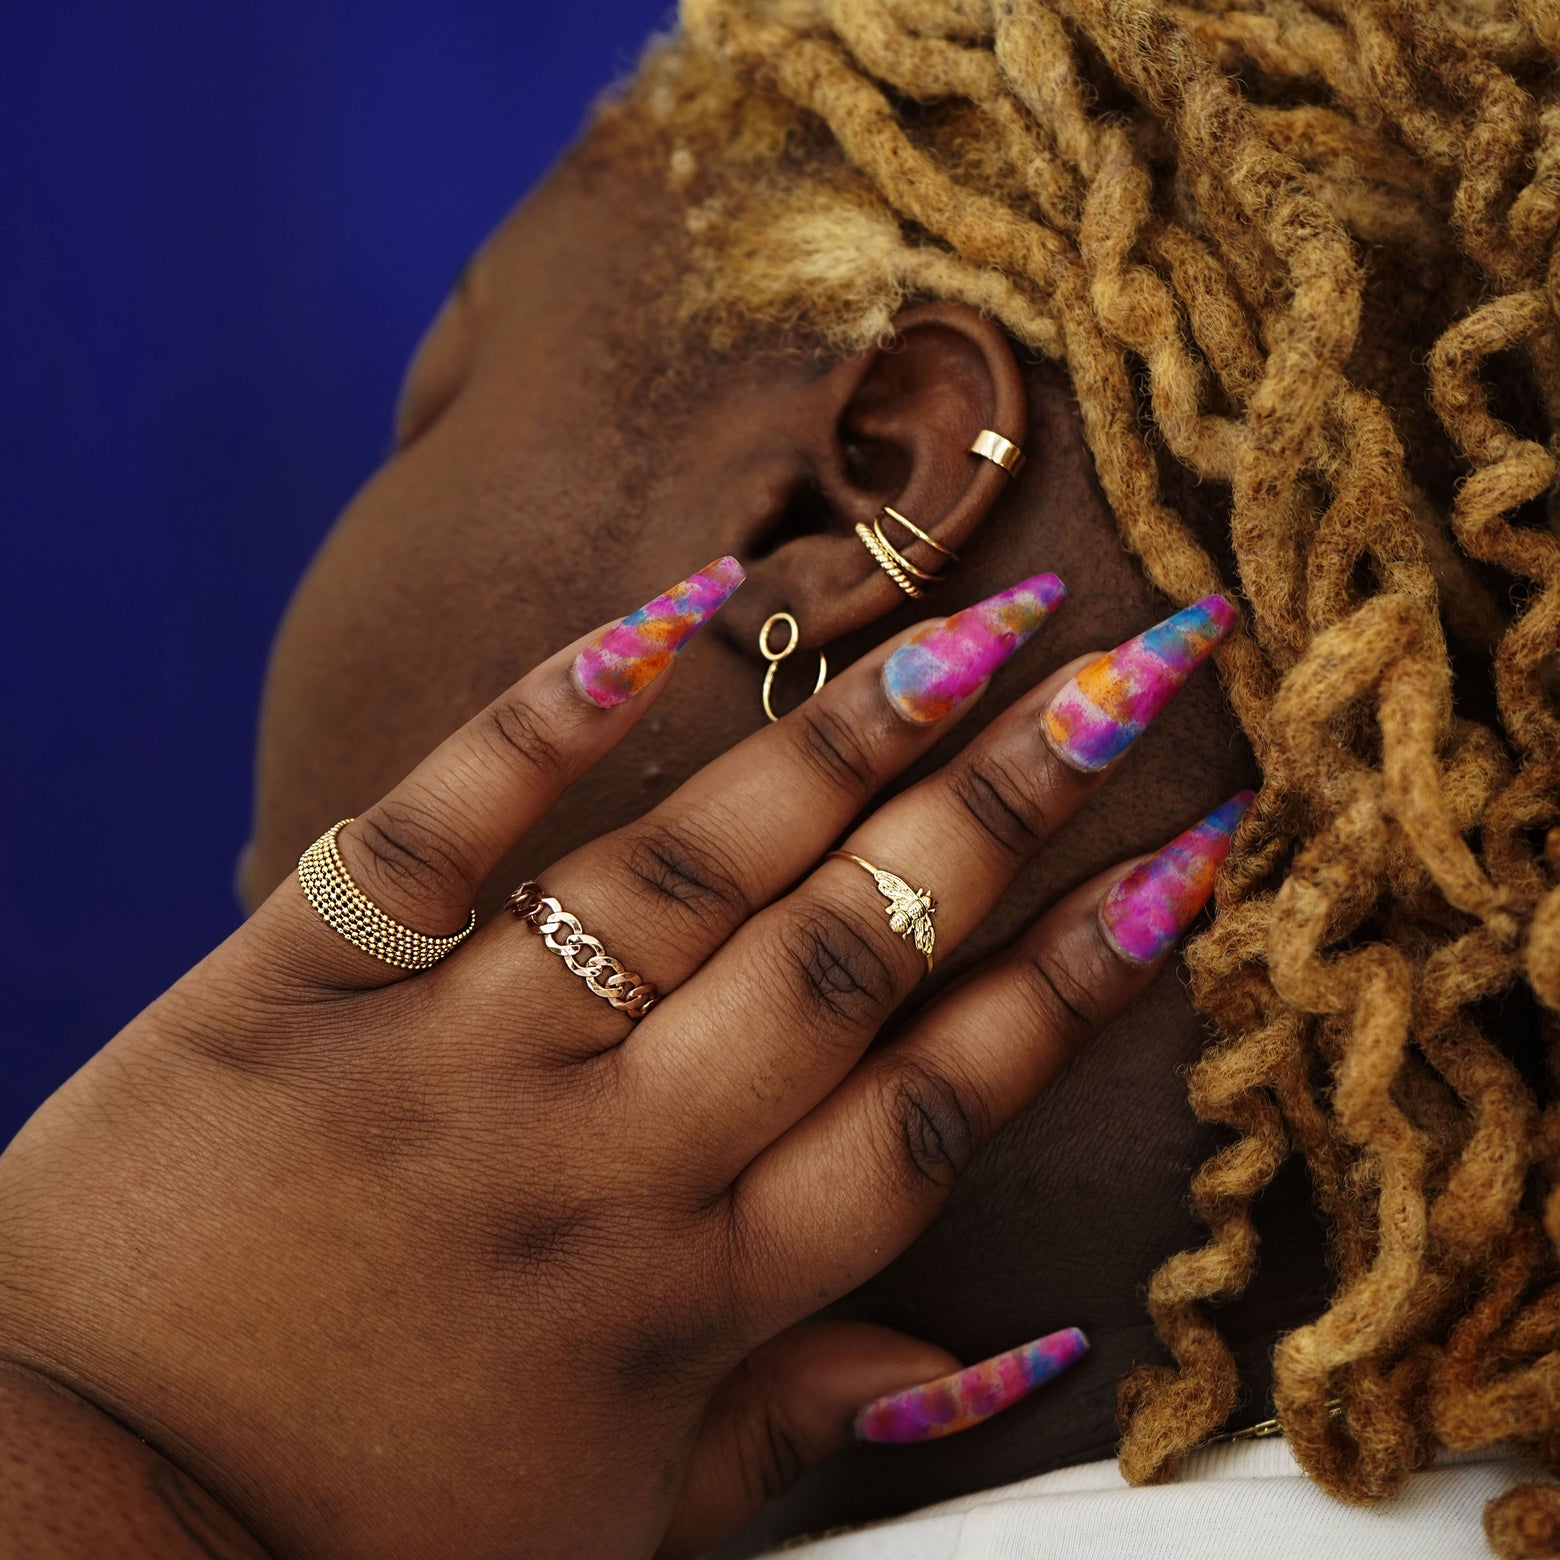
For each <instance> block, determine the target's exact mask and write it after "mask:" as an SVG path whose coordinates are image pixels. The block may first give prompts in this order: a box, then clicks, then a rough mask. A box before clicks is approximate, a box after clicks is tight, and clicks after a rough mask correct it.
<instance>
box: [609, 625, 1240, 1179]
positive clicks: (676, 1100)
mask: <svg viewBox="0 0 1560 1560" xmlns="http://www.w3.org/2000/svg"><path fill="white" fill-rule="evenodd" d="M1234 621H1235V613H1234V609H1233V608H1232V607H1231V606H1230V605H1229V603H1228V602H1226V601H1225V600H1224V599H1223V598H1222V597H1210V598H1208V599H1207V600H1205V601H1203V602H1199V603H1198V604H1196V605H1195V606H1192V607H1188V608H1186V609H1184V610H1183V611H1182V612H1179V613H1176V614H1175V615H1174V616H1173V617H1171V618H1169V619H1167V620H1166V621H1165V622H1164V623H1161V624H1159V625H1157V626H1156V627H1155V628H1152V629H1150V630H1148V632H1147V633H1145V634H1141V635H1139V636H1137V638H1135V639H1132V640H1129V641H1128V642H1127V643H1126V644H1125V645H1122V646H1120V647H1119V648H1118V649H1116V650H1115V651H1112V652H1110V654H1109V655H1106V656H1102V657H1098V658H1087V659H1085V660H1084V661H1081V662H1077V663H1074V664H1073V665H1072V666H1069V667H1064V668H1062V669H1061V670H1060V671H1058V672H1056V673H1055V674H1053V675H1052V676H1051V677H1050V678H1048V679H1046V681H1045V682H1043V683H1041V685H1040V686H1039V687H1038V688H1036V689H1034V690H1033V691H1032V692H1031V693H1029V694H1028V695H1026V696H1025V697H1024V698H1022V699H1020V700H1019V701H1018V702H1017V703H1016V704H1014V705H1012V706H1011V707H1010V708H1009V709H1008V710H1007V711H1005V712H1004V713H1003V714H1002V715H1001V716H1000V717H998V719H996V720H995V721H993V722H992V724H991V725H990V726H988V727H987V728H986V730H985V731H984V732H982V733H981V734H980V735H979V736H978V737H977V738H976V740H975V741H974V742H972V743H971V744H970V745H969V746H968V747H967V748H965V749H964V751H963V752H961V753H960V754H959V755H958V756H957V757H956V758H955V759H954V760H953V761H952V762H951V763H950V764H948V765H947V766H946V767H945V768H943V769H942V770H940V771H938V772H937V773H936V774H934V775H932V776H930V777H929V778H928V779H926V780H923V781H922V782H921V783H920V784H918V785H916V786H914V787H912V788H911V789H910V790H908V791H906V792H904V793H903V794H902V795H900V796H897V797H895V798H894V799H893V800H891V801H889V802H888V803H886V804H885V805H884V806H882V807H880V808H879V809H878V810H877V811H876V812H875V813H873V814H871V815H870V816H869V817H867V818H866V819H865V820H864V821H863V822H862V823H861V825H860V826H859V827H858V828H857V829H856V830H855V831H854V832H853V833H852V834H851V835H850V837H849V838H848V839H847V840H846V841H845V843H844V847H843V849H844V851H845V852H847V853H848V855H847V856H846V857H845V858H843V859H828V860H825V861H824V862H823V863H822V864H821V865H819V866H818V868H817V869H816V870H815V871H814V872H813V873H812V874H811V876H810V877H808V878H807V879H806V880H805V881H804V882H803V883H802V884H801V885H800V886H799V887H798V888H797V889H796V890H795V891H794V892H792V893H791V894H789V895H788V896H787V897H785V898H784V899H782V900H780V901H778V902H777V903H776V904H774V905H772V906H770V907H769V908H768V909H766V910H764V911H762V912H761V913H759V914H758V915H755V916H754V917H753V918H752V919H751V920H749V921H748V922H747V923H746V924H745V925H744V926H742V927H741V928H740V930H738V932H737V933H736V935H735V936H734V937H733V938H732V939H731V941H730V942H729V943H728V944H727V945H726V946H725V947H724V948H723V949H722V950H721V951H720V953H719V954H717V955H716V956H715V957H714V958H712V959H711V960H710V961H709V962H708V963H707V964H706V965H705V966H704V967H703V968H702V969H701V970H700V971H699V972H698V973H697V974H696V975H694V976H693V977H692V978H691V979H690V980H689V981H688V982H687V983H686V985H685V986H684V987H683V988H682V990H681V991H680V992H679V993H678V994H677V996H676V998H675V999H674V1000H673V1001H672V1002H669V1003H668V1004H666V1005H665V1006H664V1007H663V1008H662V1009H661V1011H660V1012H659V1013H656V1014H652V1015H651V1017H650V1019H649V1020H647V1021H646V1023H645V1024H642V1025H641V1026H640V1027H639V1029H638V1030H637V1031H636V1033H635V1034H634V1035H633V1036H632V1037H631V1039H630V1040H629V1042H628V1044H627V1045H626V1046H625V1048H624V1052H625V1055H624V1060H625V1062H627V1063H628V1064H629V1065H630V1066H633V1067H635V1068H637V1069H638V1070H639V1071H641V1072H642V1073H643V1074H644V1082H645V1086H646V1087H647V1088H648V1089H649V1090H650V1091H651V1092H652V1093H654V1095H655V1096H656V1103H657V1105H658V1107H659V1108H660V1110H661V1111H662V1112H663V1113H664V1114H665V1116H666V1119H667V1120H668V1122H669V1123H670V1124H671V1125H672V1127H673V1130H688V1129H692V1128H694V1127H695V1126H696V1127H697V1133H698V1136H697V1139H692V1140H696V1141H699V1142H701V1144H703V1145H705V1147H704V1150H703V1156H704V1157H707V1158H708V1157H713V1159H714V1161H715V1163H714V1164H713V1165H712V1166H711V1169H712V1172H713V1173H714V1174H715V1175H716V1176H724V1175H730V1174H735V1173H736V1172H737V1171H738V1170H740V1169H741V1168H742V1167H743V1166H744V1165H745V1164H747V1163H748V1161H749V1160H750V1159H751V1158H752V1157H753V1156H754V1155H755V1154H756V1153H758V1152H759V1151H760V1150H761V1149H763V1148H764V1147H765V1146H767V1144H768V1143H770V1142H772V1141H773V1140H774V1139H775V1138H776V1137H777V1136H779V1134H780V1133H782V1132H784V1131H785V1130H786V1129H787V1128H788V1127H790V1126H791V1125H793V1124H794V1123H795V1122H796V1121H798V1120H799V1119H800V1118H801V1117H802V1116H803V1115H804V1114H806V1112H807V1111H809V1110H810V1109H812V1107H813V1106H814V1105H815V1104H816V1103H817V1102H818V1101H819V1100H820V1099H822V1098H823V1097H824V1096H825V1095H827V1094H828V1093H829V1092H830V1091H831V1090H832V1089H833V1088H834V1087H835V1085H836V1084H838V1082H839V1081H840V1080H841V1079H842V1078H843V1077H844V1076H845V1075H846V1074H847V1073H849V1072H850V1070H851V1068H852V1067H853V1066H854V1065H855V1063H856V1061H857V1059H858V1058H859V1057H860V1055H861V1053H862V1051H863V1050H864V1049H865V1047H866V1045H867V1044H868V1042H869V1041H870V1040H871V1038H872V1036H873V1035H874V1034H875V1033H876V1032H877V1030H878V1029H879V1027H881V1025H882V1024H883V1022H884V1021H885V1020H886V1019H887V1017H888V1016H889V1014H890V1013H892V1012H893V1010H894V1009H895V1008H896V1007H897V1006H898V1005H899V1003H900V1002H901V1001H903V1000H904V998H905V997H906V996H908V995H909V993H910V991H911V990H912V989H913V988H914V987H915V985H916V984H917V983H918V981H919V980H920V979H921V978H922V977H923V976H924V975H925V974H926V972H927V966H928V960H927V959H926V958H925V957H924V956H923V953H922V951H920V947H919V946H918V945H917V943H916V942H913V941H911V940H910V938H909V932H908V930H907V928H909V927H913V925H914V924H915V922H916V921H917V920H919V921H921V922H922V923H924V922H925V920H926V915H925V911H924V907H923V906H919V905H917V904H916V902H915V901H914V899H913V898H912V895H913V894H914V893H915V891H918V890H929V891H930V894H931V895H932V896H934V897H935V900H936V910H935V911H934V912H933V914H932V915H931V923H932V927H933V930H934V934H935V947H936V952H937V954H938V955H939V956H941V955H942V954H943V953H945V952H946V951H949V950H951V949H953V948H954V947H956V946H957V945H958V944H959V943H960V942H962V941H963V940H964V938H966V937H967V936H969V934H970V933H971V932H973V931H974V930H975V928H976V927H977V926H979V924H980V923H981V921H983V920H984V919H985V917H986V915H987V914H988V913H989V911H990V910H991V908H992V906H993V905H994V904H995V903H996V901H997V899H998V898H999V897H1000V896H1001V895H1002V893H1003V892H1004V891H1005V890H1006V889H1007V887H1008V886H1009V884H1011V882H1012V881H1013V879H1014V878H1015V877H1016V876H1017V875H1018V873H1019V872H1020V871H1021V870H1022V868H1023V867H1024V866H1025V864H1026V863H1027V862H1028V861H1029V860H1030V859H1031V858H1032V857H1033V856H1034V854H1035V853H1036V851H1038V850H1039V849H1040V847H1041V846H1042V845H1043V844H1044V843H1045V841H1046V840H1048V839H1049V838H1050V837H1051V836H1052V835H1053V834H1054V833H1055V832H1056V831H1057V830H1058V829H1059V828H1061V827H1062V826H1063V825H1064V824H1065V823H1066V822H1067V821H1068V820H1069V819H1070V818H1071V817H1072V816H1073V814H1074V813H1076V812H1077V811H1078V809H1079V808H1080V807H1082V806H1083V804H1084V803H1085V802H1086V801H1087V800H1088V799H1089V798H1090V797H1091V796H1092V795H1093V794H1094V792H1095V791H1096V790H1098V789H1099V788H1100V786H1101V785H1103V784H1104V783H1105V781H1106V780H1107V779H1108V777H1109V776H1110V774H1111V773H1112V772H1113V771H1114V768H1115V767H1116V764H1117V762H1118V760H1119V759H1120V757H1121V755H1122V754H1123V753H1124V752H1125V750H1126V748H1127V747H1128V746H1129V745H1130V743H1131V742H1132V740H1133V739H1134V738H1135V737H1136V736H1137V735H1138V734H1139V733H1141V731H1142V730H1143V729H1144V727H1145V726H1146V725H1147V724H1148V722H1149V721H1150V720H1152V719H1153V717H1154V716H1155V715H1156V714H1157V713H1158V712H1159V710H1160V709H1162V708H1163V707H1164V705H1165V704H1166V703H1167V702H1168V701H1169V699H1170V698H1171V697H1172V696H1173V694H1174V693H1175V692H1176V691H1177V690H1178V689H1179V688H1180V686H1181V684H1182V683H1183V682H1184V681H1185V679H1186V677H1187V676H1188V675H1189V674H1190V672H1191V671H1192V670H1194V669H1195V668H1196V666H1197V665H1199V664H1200V663H1201V662H1202V661H1203V660H1204V659H1206V657H1207V656H1208V654H1209V653H1210V652H1211V651H1212V650H1213V648H1214V647H1215V645H1217V644H1218V643H1219V641H1220V640H1222V639H1223V638H1224V637H1225V635H1226V634H1227V633H1228V632H1229V630H1230V628H1231V627H1233V624H1234ZM899 653H900V654H903V653H904V652H903V651H901V652H899ZM892 677H893V666H892V663H890V666H889V669H888V673H887V679H886V680H890V681H891V680H892ZM850 858H856V859H850ZM879 870H880V871H883V872H887V873H889V874H892V875H893V879H897V880H899V881H898V882H897V883H896V882H895V881H893V879H890V880H887V881H885V880H884V879H883V878H882V877H880V876H877V872H878V871H879ZM733 1035H740V1036H743V1040H742V1042H741V1043H740V1044H736V1045H733V1044H732V1036H733ZM690 1112H693V1113H694V1116H695V1117H696V1119H687V1118H688V1116H689V1113H690Z"/></svg>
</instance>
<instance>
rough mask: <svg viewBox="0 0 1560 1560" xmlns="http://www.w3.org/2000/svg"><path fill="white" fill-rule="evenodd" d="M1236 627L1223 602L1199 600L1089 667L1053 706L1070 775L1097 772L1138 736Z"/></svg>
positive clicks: (1056, 743) (1052, 730) (1049, 728)
mask: <svg viewBox="0 0 1560 1560" xmlns="http://www.w3.org/2000/svg"><path fill="white" fill-rule="evenodd" d="M1234 626H1235V609H1234V607H1232V606H1231V605H1230V604H1229V602H1227V601H1226V600H1225V599H1224V597H1223V596H1205V597H1203V599H1202V600H1201V601H1199V602H1197V603H1195V604H1194V605H1192V606H1190V607H1187V608H1185V609H1184V610H1182V611H1180V612H1177V613H1176V614H1175V615H1174V616H1173V617H1168V618H1166V619H1165V620H1164V622H1163V623H1159V624H1156V625H1155V627H1153V628H1151V629H1149V630H1148V631H1147V632H1146V633H1142V634H1139V635H1138V636H1137V638H1136V639H1129V640H1128V641H1127V642H1126V643H1125V644H1124V645H1121V646H1119V647H1118V648H1117V649H1115V650H1112V651H1111V652H1110V654H1109V655H1102V656H1101V657H1100V658H1099V660H1097V661H1094V662H1091V663H1090V664H1089V665H1088V666H1086V667H1084V669H1083V670H1082V671H1081V672H1079V673H1078V675H1077V676H1076V677H1074V678H1073V680H1072V681H1071V682H1070V683H1068V684H1067V686H1066V687H1065V688H1063V689H1062V691H1061V692H1060V693H1059V694H1057V696H1056V697H1055V698H1054V699H1052V700H1051V707H1050V709H1048V710H1047V711H1046V713H1045V729H1046V734H1047V735H1048V736H1049V737H1050V739H1051V746H1052V747H1053V748H1055V749H1056V752H1057V753H1058V755H1059V756H1060V757H1062V758H1063V759H1065V760H1066V761H1067V762H1068V763H1069V764H1071V765H1072V766H1073V768H1075V769H1082V770H1084V771H1085V772H1086V773H1091V774H1092V773H1093V772H1094V771H1095V770H1097V769H1103V768H1104V767H1105V766H1106V765H1107V764H1108V763H1110V761H1111V760H1112V759H1113V758H1116V757H1118V756H1119V755H1120V754H1122V753H1124V752H1125V751H1126V750H1127V749H1128V748H1129V747H1131V745H1132V744H1133V743H1134V742H1136V741H1137V739H1138V738H1139V737H1140V736H1142V734H1143V731H1144V729H1145V728H1146V727H1147V725H1148V723H1149V722H1150V721H1151V720H1153V718H1154V717H1155V716H1156V715H1157V714H1158V713H1159V712H1160V710H1162V709H1163V708H1164V707H1165V705H1167V704H1168V703H1169V702H1170V700H1171V698H1172V697H1173V696H1174V695H1175V693H1176V691H1177V690H1178V689H1179V688H1180V686H1181V684H1182V683H1184V682H1185V681H1186V679H1187V678H1188V677H1189V676H1190V675H1191V674H1192V673H1193V672H1194V671H1196V669H1197V668H1198V667H1199V666H1200V665H1201V664H1202V663H1203V662H1204V661H1205V660H1206V659H1207V658H1208V655H1209V653H1210V652H1211V651H1212V650H1213V648H1214V646H1215V645H1217V644H1218V643H1219V641H1220V640H1221V639H1223V638H1224V636H1225V635H1226V634H1228V633H1229V631H1230V630H1231V629H1232V628H1233V627H1234Z"/></svg>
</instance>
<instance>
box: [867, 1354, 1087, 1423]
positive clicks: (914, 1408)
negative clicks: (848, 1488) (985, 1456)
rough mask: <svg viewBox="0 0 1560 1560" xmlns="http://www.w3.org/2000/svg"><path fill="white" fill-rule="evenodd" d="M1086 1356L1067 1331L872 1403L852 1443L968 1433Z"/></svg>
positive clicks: (892, 1393)
mask: <svg viewBox="0 0 1560 1560" xmlns="http://www.w3.org/2000/svg"><path fill="white" fill-rule="evenodd" d="M1088 1350H1089V1340H1088V1339H1087V1338H1085V1337H1084V1335H1083V1334H1082V1333H1081V1332H1079V1331H1078V1329H1077V1328H1076V1327H1067V1328H1064V1329H1063V1330H1062V1331H1061V1332H1054V1333H1047V1334H1046V1335H1045V1337H1043V1338H1037V1339H1035V1341H1034V1342H1033V1343H1025V1344H1020V1345H1019V1347H1018V1348H1016V1349H1009V1350H1008V1351H1007V1353H1006V1354H995V1355H993V1356H992V1357H991V1358H990V1359H989V1360H982V1361H981V1362H980V1364H979V1365H971V1366H968V1367H967V1368H966V1369H964V1370H960V1371H955V1372H954V1373H953V1375H951V1376H939V1377H938V1378H937V1380H936V1381H928V1382H927V1383H926V1384H925V1385H924V1386H920V1387H909V1388H907V1389H906V1390H905V1391H903V1392H891V1393H889V1395H888V1396H887V1397H880V1398H875V1399H874V1400H873V1401H872V1402H870V1403H868V1404H867V1406H866V1407H865V1408H864V1409H862V1410H861V1412H860V1413H859V1414H857V1415H856V1438H857V1439H858V1440H861V1441H885V1442H890V1443H894V1444H899V1445H902V1444H904V1443H906V1442H909V1441H932V1440H935V1439H936V1438H937V1437H938V1436H942V1435H952V1434H953V1433H954V1432H955V1431H957V1430H968V1429H969V1428H970V1426H971V1425H978V1424H980V1423H981V1421H982V1420H985V1419H990V1418H991V1416H992V1415H993V1414H999V1413H1001V1412H1002V1410H1003V1409H1004V1408H1008V1407H1010V1406H1011V1405H1012V1404H1014V1403H1016V1402H1018V1400H1019V1399H1020V1398H1025V1397H1028V1396H1029V1394H1030V1393H1031V1392H1033V1391H1034V1390H1035V1388H1036V1387H1038V1386H1039V1385H1040V1383H1041V1382H1042V1381H1049V1380H1050V1379H1051V1377H1052V1376H1056V1375H1060V1374H1061V1372H1062V1371H1064V1370H1066V1369H1067V1367H1068V1366H1069V1365H1073V1364H1076V1363H1077V1362H1078V1361H1079V1360H1081V1359H1082V1358H1083V1356H1084V1355H1085V1354H1086V1353H1088Z"/></svg>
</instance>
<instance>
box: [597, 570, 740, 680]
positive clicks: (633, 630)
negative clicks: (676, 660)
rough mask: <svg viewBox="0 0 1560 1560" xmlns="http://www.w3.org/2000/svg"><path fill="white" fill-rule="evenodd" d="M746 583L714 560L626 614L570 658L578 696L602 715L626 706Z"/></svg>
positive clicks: (737, 571) (738, 571)
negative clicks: (572, 662)
mask: <svg viewBox="0 0 1560 1560" xmlns="http://www.w3.org/2000/svg"><path fill="white" fill-rule="evenodd" d="M746 577H747V576H746V575H744V574H743V572H742V565H741V564H740V563H738V562H737V560H736V559H735V558H717V559H716V560H715V561H714V563H710V564H706V565H705V566H704V567H703V568H702V569H700V570H699V572H698V573H697V574H690V575H689V576H688V578H687V579H685V580H684V581H683V582H682V583H681V584H680V585H674V586H672V588H671V589H670V590H669V591H667V592H666V593H665V595H662V596H657V597H656V598H655V600H654V601H651V602H647V603H646V604H645V605H644V606H642V607H641V608H640V609H639V610H638V611H637V612H632V613H630V614H629V615H628V616H627V617H626V618H624V619H623V621H622V622H621V623H618V624H616V625H615V626H614V627H612V628H609V629H608V630H607V631H606V633H604V634H603V635H601V637H600V638H599V639H596V640H594V641H592V643H590V644H588V645H586V647H585V648H584V649H583V650H581V651H580V653H579V655H578V656H576V657H575V661H574V681H575V683H576V684H577V685H578V687H579V690H580V692H581V693H583V694H584V695H585V697H586V698H587V699H589V700H590V701H591V703H592V704H596V705H599V706H600V707H601V708H602V709H604V710H609V709H611V708H612V707H613V706H614V705H618V704H626V703H627V702H628V701H629V700H630V699H632V698H633V697H634V695H635V694H636V693H640V692H642V691H643V690H644V689H645V688H647V687H648V686H649V685H650V684H651V683H653V682H654V681H655V680H656V678H657V677H659V676H660V675H661V673H662V672H664V671H665V670H666V668H667V667H668V666H670V665H671V664H672V658H673V657H674V656H675V655H676V654H677V652H678V651H679V650H681V649H682V647H683V646H684V645H685V644H687V643H688V641H689V640H690V639H692V638H693V636H694V635H695V634H696V633H698V631H699V630H700V629H701V628H703V627H704V625H705V624H706V623H708V622H709V620H710V619H711V618H712V617H713V616H714V615H715V613H716V612H718V611H719V610H720V608H721V607H722V606H724V605H725V603H726V599H727V598H728V597H729V596H730V595H731V593H732V591H734V590H735V589H736V588H737V586H739V585H740V584H741V583H742V581H743V580H744V579H745V578H746Z"/></svg>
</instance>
